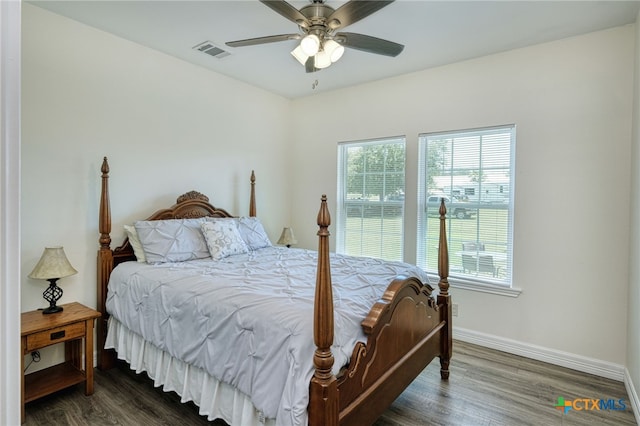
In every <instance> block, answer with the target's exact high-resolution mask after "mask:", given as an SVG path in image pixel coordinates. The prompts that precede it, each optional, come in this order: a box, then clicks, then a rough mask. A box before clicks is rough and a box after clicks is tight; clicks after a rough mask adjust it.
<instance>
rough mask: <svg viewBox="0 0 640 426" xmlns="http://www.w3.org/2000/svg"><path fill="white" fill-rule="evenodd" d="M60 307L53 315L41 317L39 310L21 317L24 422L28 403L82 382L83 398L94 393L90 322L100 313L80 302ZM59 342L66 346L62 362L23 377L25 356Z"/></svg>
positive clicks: (91, 328) (91, 325) (91, 329)
mask: <svg viewBox="0 0 640 426" xmlns="http://www.w3.org/2000/svg"><path fill="white" fill-rule="evenodd" d="M62 307H63V308H64V310H63V311H62V312H58V313H55V314H49V315H43V314H42V311H31V312H24V313H23V314H22V318H21V336H22V356H21V357H20V359H21V360H22V362H21V364H22V365H21V370H22V387H21V388H22V389H21V391H22V421H23V422H24V404H25V403H27V402H30V401H33V400H35V399H38V398H40V397H43V396H45V395H49V394H50V393H52V392H55V391H58V390H60V389H64V388H66V387H69V386H73V385H75V384H78V383H82V382H85V395H91V394H92V393H93V322H94V320H95V319H96V318H99V317H100V312H98V311H96V310H94V309H90V308H87V307H86V306H84V305H81V304H80V303H68V304H66V305H62ZM83 340H84V345H83V344H82V343H83ZM62 342H64V346H65V348H64V352H65V362H63V363H61V364H58V365H54V366H53V367H49V368H46V369H44V370H40V371H36V372H35V373H31V374H27V375H25V374H24V356H25V355H27V354H29V353H31V352H33V351H36V350H38V349H42V348H44V347H46V346H50V345H55V344H56V343H62ZM83 358H84V363H83ZM83 364H84V368H83Z"/></svg>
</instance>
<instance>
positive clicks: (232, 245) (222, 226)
mask: <svg viewBox="0 0 640 426" xmlns="http://www.w3.org/2000/svg"><path fill="white" fill-rule="evenodd" d="M201 228H202V233H203V234H204V238H205V240H206V241H207V247H209V254H210V255H211V258H212V259H213V260H220V259H223V258H225V257H228V256H231V255H234V254H241V253H247V252H248V251H249V250H248V249H247V245H246V244H245V242H244V240H243V239H242V236H240V231H238V225H237V224H236V221H235V220H213V221H208V222H203V223H202V224H201Z"/></svg>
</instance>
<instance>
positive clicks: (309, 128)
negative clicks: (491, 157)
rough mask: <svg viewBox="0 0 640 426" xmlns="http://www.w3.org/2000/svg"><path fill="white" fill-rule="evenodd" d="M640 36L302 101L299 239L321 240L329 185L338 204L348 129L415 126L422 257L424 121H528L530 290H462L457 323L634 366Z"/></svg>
mask: <svg viewBox="0 0 640 426" xmlns="http://www.w3.org/2000/svg"><path fill="white" fill-rule="evenodd" d="M633 49H634V26H632V25H630V26H625V27H620V28H615V29H611V30H608V31H602V32H596V33H591V34H587V35H584V36H580V37H574V38H569V39H565V40H560V41H556V42H552V43H547V44H542V45H538V46H533V47H529V48H524V49H519V50H514V51H510V52H506V53H502V54H497V55H492V56H487V57H483V58H479V59H475V60H470V61H466V62H461V63H457V64H453V65H449V66H444V67H440V68H436V69H430V70H425V71H422V72H417V73H414V74H410V75H406V76H401V77H398V78H392V79H387V80H382V81H379V82H374V83H370V84H365V85H362V86H358V87H352V88H347V89H344V90H339V91H334V92H330V93H325V94H318V95H315V96H312V97H308V98H304V99H299V100H296V101H294V102H293V118H294V120H293V121H292V123H293V125H294V129H293V152H294V154H293V157H294V158H295V159H296V163H295V164H296V165H295V169H294V170H293V171H294V175H295V176H296V180H295V182H294V183H293V188H292V195H293V200H294V203H293V204H292V212H291V216H292V217H293V218H294V222H293V226H294V227H295V229H296V236H297V237H298V240H299V241H300V243H301V245H303V246H309V247H315V244H316V242H315V232H314V229H313V228H310V225H311V224H312V223H314V221H315V214H316V213H317V208H318V205H319V198H320V195H321V194H322V193H326V194H327V195H328V199H329V201H330V203H331V205H330V207H331V208H334V207H335V200H336V187H337V182H336V161H337V148H336V143H337V142H339V141H348V140H359V139H365V138H377V137H383V136H395V135H406V137H407V149H408V155H407V158H408V161H407V189H406V194H407V206H406V207H407V209H406V210H407V213H406V230H405V240H406V241H405V257H406V259H407V260H409V261H413V260H414V259H415V245H416V241H415V226H414V225H413V224H415V217H416V213H415V212H416V204H415V198H416V197H415V194H416V186H415V182H416V180H417V177H416V176H417V170H416V168H417V165H416V163H417V136H418V134H419V133H421V132H436V131H443V130H456V129H468V128H474V127H484V126H493V125H500V124H508V123H515V124H516V126H517V147H516V170H517V171H516V180H515V188H516V200H515V203H516V204H515V235H514V259H515V260H514V271H513V277H514V284H515V286H516V287H519V288H521V289H522V290H523V292H522V294H521V295H520V296H519V297H518V298H510V297H504V296H496V295H490V294H485V293H478V292H472V291H464V290H459V289H453V290H452V294H453V298H454V302H455V303H458V304H459V308H460V314H459V316H458V317H457V318H455V324H454V325H455V326H457V327H461V328H464V329H468V330H473V331H476V332H481V333H486V334H489V335H493V336H498V337H501V338H504V339H513V340H515V341H519V342H525V343H527V344H530V345H539V346H542V347H545V348H551V349H553V350H556V351H564V352H569V353H573V354H580V355H582V356H585V357H590V358H595V359H598V360H603V361H608V362H611V363H616V364H618V365H624V363H625V352H626V338H627V333H626V328H627V322H626V321H627V302H626V299H627V287H628V266H629V259H628V257H627V255H626V253H627V251H628V244H629V238H628V231H629V228H628V224H629V192H630V183H629V182H630V160H629V157H630V148H631V110H632V96H631V93H632V85H633V64H634V62H633V58H634V50H633ZM318 80H319V82H320V84H322V75H321V74H320V75H318ZM318 111H321V114H322V121H321V122H322V123H326V125H318V118H317V115H316V114H315V113H313V112H318ZM310 112H311V113H310ZM303 230H305V232H303ZM333 241H334V242H335V239H334V240H333Z"/></svg>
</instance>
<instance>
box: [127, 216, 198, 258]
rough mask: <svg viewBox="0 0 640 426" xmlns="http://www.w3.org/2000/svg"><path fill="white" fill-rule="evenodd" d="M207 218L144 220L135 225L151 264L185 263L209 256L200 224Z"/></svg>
mask: <svg viewBox="0 0 640 426" xmlns="http://www.w3.org/2000/svg"><path fill="white" fill-rule="evenodd" d="M204 221H205V218H197V219H165V220H141V221H138V222H136V223H135V228H136V232H137V233H138V238H139V239H140V242H141V243H142V248H143V250H144V254H145V256H146V258H147V263H162V262H183V261H185V260H193V259H204V258H207V257H209V250H208V248H207V243H206V241H205V240H204V236H203V235H202V231H201V230H200V224H202V223H203V222H204Z"/></svg>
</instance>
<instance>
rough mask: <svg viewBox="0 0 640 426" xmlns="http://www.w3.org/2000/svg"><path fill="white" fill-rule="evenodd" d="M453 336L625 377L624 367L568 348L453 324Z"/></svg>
mask: <svg viewBox="0 0 640 426" xmlns="http://www.w3.org/2000/svg"><path fill="white" fill-rule="evenodd" d="M453 338H454V339H457V340H461V341H463V342H468V343H473V344H476V345H479V346H484V347H487V348H491V349H496V350H498V351H502V352H507V353H510V354H514V355H520V356H523V357H526V358H531V359H535V360H538V361H543V362H548V363H549V364H553V365H559V366H561V367H567V368H571V369H573V370H577V371H582V372H583V373H589V374H593V375H596V376H600V377H606V378H608V379H613V380H617V381H619V382H622V381H624V380H625V367H624V366H623V365H620V364H614V363H612V362H606V361H601V360H598V359H594V358H588V357H585V356H581V355H576V354H572V353H569V352H563V351H558V350H555V349H549V348H545V347H542V346H537V345H532V344H530V343H524V342H519V341H517V340H511V339H506V338H503V337H498V336H493V335H490V334H485V333H480V332H477V331H472V330H467V329H464V328H459V327H453ZM454 354H455V351H454Z"/></svg>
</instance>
